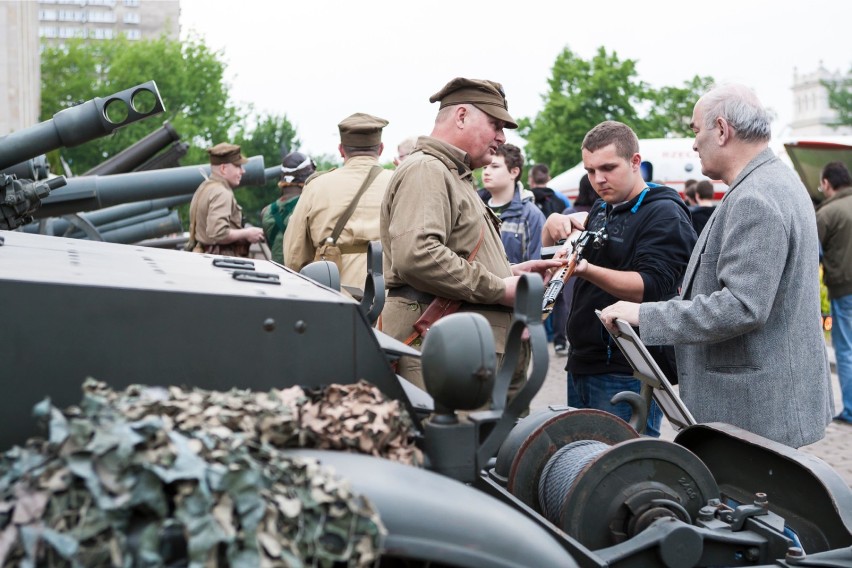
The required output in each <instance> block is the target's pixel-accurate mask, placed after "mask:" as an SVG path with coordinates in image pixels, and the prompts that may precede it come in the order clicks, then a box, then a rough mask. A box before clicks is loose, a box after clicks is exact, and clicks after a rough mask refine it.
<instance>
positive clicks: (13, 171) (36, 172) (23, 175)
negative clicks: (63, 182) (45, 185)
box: [0, 154, 50, 180]
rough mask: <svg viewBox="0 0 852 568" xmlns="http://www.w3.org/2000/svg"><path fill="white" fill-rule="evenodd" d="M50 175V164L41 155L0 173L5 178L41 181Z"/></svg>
mask: <svg viewBox="0 0 852 568" xmlns="http://www.w3.org/2000/svg"><path fill="white" fill-rule="evenodd" d="M49 173H50V164H48V163H47V156H45V155H44V154H42V155H41V156H36V157H35V158H32V159H30V160H25V161H23V162H21V163H20V164H15V165H13V166H10V167H8V168H6V169H5V170H3V171H2V172H0V174H6V175H7V176H15V177H16V178H18V179H31V180H41V179H47V176H48V174H49Z"/></svg>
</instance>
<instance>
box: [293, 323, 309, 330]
mask: <svg viewBox="0 0 852 568" xmlns="http://www.w3.org/2000/svg"><path fill="white" fill-rule="evenodd" d="M293 329H295V330H296V333H305V331H306V330H307V329H308V324H306V323H305V322H304V321H303V320H299V321H297V322H296V325H294V326H293Z"/></svg>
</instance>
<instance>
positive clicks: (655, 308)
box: [639, 148, 834, 448]
mask: <svg viewBox="0 0 852 568" xmlns="http://www.w3.org/2000/svg"><path fill="white" fill-rule="evenodd" d="M818 254H819V250H818V240H817V230H816V221H815V217H814V208H813V205H812V204H811V201H810V199H809V198H808V193H807V191H805V189H804V187H803V186H802V183H801V182H800V181H799V179H798V177H797V176H796V174H795V173H794V172H793V171H792V170H791V169H790V168H788V167H787V166H785V165H784V164H782V163H781V162H780V161H779V160H778V158H776V157H775V156H774V154H773V153H772V151H771V150H769V149H768V148H767V149H766V150H764V151H763V152H761V153H760V154H759V155H758V156H757V157H755V158H754V159H753V160H752V161H751V162H750V163H749V164H748V165H747V166H746V167H745V168H744V169H743V171H742V172H740V174H739V175H738V176H737V178H736V179H735V180H734V182H733V183H732V184H731V186H730V188H729V189H728V192H727V193H726V194H725V197H724V199H723V200H722V203H721V204H720V205H719V207H717V208H716V211H715V212H714V214H713V215H712V216H711V217H710V220H709V221H708V222H707V225H706V227H705V228H704V231H703V232H702V233H701V236H700V237H699V238H698V243H697V244H696V245H695V249H694V250H693V251H692V256H691V257H690V260H689V264H688V266H687V267H686V273H685V275H684V280H683V286H682V288H681V295H680V297H678V298H674V299H673V300H670V301H668V302H653V303H645V304H642V306H641V307H640V310H639V324H640V325H639V330H640V335H641V337H642V340H643V341H644V342H645V343H647V344H649V345H663V344H673V345H675V352H676V354H677V365H678V377H679V381H680V387H679V388H680V395H681V398H682V399H683V401H684V402H685V403H686V405H687V406H688V407H689V409H690V411H691V412H692V414H693V415H694V416H695V419H696V420H697V421H698V422H726V423H728V424H733V425H734V426H738V427H740V428H744V429H746V430H749V431H750V432H754V433H756V434H759V435H761V436H764V437H766V438H769V439H771V440H775V441H777V442H781V443H783V444H787V445H788V446H792V447H795V448H797V447H799V446H803V445H806V444H811V443H813V442H816V441H817V440H820V439H821V438H822V437H823V436H824V435H825V427H826V425H827V424H828V423H829V422H830V421H831V417H832V415H833V406H834V402H833V398H832V391H831V382H830V375H829V367H828V357H827V353H826V348H825V340H824V339H823V335H822V328H821V326H820V298H819V282H818V277H817V274H818V270H819V258H818Z"/></svg>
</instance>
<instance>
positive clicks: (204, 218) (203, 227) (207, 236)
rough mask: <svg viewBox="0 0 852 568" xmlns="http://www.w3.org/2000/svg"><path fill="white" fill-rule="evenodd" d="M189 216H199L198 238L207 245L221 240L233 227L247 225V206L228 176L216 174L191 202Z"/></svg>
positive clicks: (205, 183)
mask: <svg viewBox="0 0 852 568" xmlns="http://www.w3.org/2000/svg"><path fill="white" fill-rule="evenodd" d="M189 216H190V218H191V219H192V218H194V219H195V240H196V241H198V242H199V243H202V244H205V245H213V244H217V243H219V241H221V240H222V239H224V238H226V237H227V236H228V233H230V232H231V229H241V228H242V226H243V209H242V207H240V206H239V204H238V203H237V200H236V199H235V198H234V191H233V190H232V189H231V186H230V185H228V182H227V181H226V180H225V178H223V177H221V176H218V175H216V174H212V175H211V176H210V177H209V178H208V179H207V180H205V181H203V182H202V183H201V185H200V186H198V189H197V190H195V195H193V196H192V202H191V203H190V205H189Z"/></svg>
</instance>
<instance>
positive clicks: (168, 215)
mask: <svg viewBox="0 0 852 568" xmlns="http://www.w3.org/2000/svg"><path fill="white" fill-rule="evenodd" d="M180 230H181V224H180V215H178V212H177V211H169V210H168V209H162V210H160V211H152V212H151V213H147V214H145V215H141V216H140V217H137V218H131V219H127V220H125V221H123V222H121V226H116V227H115V228H114V229H112V230H110V231H104V232H103V233H102V234H101V237H103V240H104V241H106V242H108V243H123V244H131V243H138V242H139V241H144V240H146V239H155V238H157V237H162V236H164V235H170V234H172V233H177V232H180Z"/></svg>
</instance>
